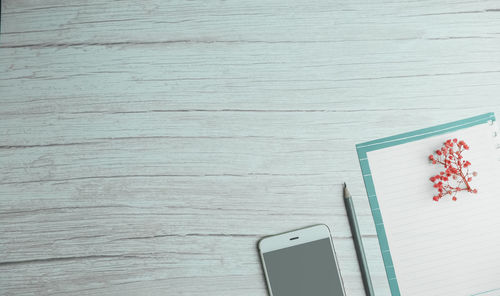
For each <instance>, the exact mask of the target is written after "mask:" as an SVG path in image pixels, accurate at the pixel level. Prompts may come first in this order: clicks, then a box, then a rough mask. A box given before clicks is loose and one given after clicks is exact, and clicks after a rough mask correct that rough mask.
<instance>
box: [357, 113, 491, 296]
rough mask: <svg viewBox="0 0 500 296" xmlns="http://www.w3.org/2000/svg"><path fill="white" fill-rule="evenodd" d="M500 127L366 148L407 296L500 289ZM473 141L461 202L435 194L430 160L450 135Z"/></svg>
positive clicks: (475, 128) (482, 126) (467, 155)
mask: <svg viewBox="0 0 500 296" xmlns="http://www.w3.org/2000/svg"><path fill="white" fill-rule="evenodd" d="M494 132H495V125H491V124H489V123H485V124H479V125H476V126H473V127H469V128H466V129H462V130H459V131H456V132H451V133H448V134H443V135H439V136H434V137H429V138H426V139H423V140H418V141H414V142H409V143H405V144H401V145H396V146H391V147H388V148H383V149H380V150H374V151H369V152H368V153H367V158H368V163H369V166H370V170H371V174H372V179H373V183H374V186H375V192H376V195H377V199H378V203H379V208H380V209H379V210H380V213H381V215H382V219H383V224H384V227H385V231H386V235H387V240H388V244H389V249H390V253H391V256H392V261H393V264H394V269H395V273H396V277H397V281H398V285H399V289H400V292H401V294H402V295H409V296H411V295H487V296H490V295H500V194H499V192H500V183H499V181H500V179H499V176H500V174H499V168H500V166H499V164H500V162H499V161H498V159H497V158H498V155H499V153H498V149H497V142H498V141H497V137H495V135H494ZM453 138H458V139H460V140H464V141H466V142H467V143H468V144H469V146H470V150H468V151H466V152H464V153H463V155H464V158H465V159H467V160H469V161H470V162H471V163H472V166H471V171H477V172H478V176H477V177H474V179H473V181H472V183H471V186H472V187H473V188H477V189H478V191H479V192H478V194H475V195H473V194H470V193H467V192H463V193H460V194H458V195H457V198H458V200H457V201H452V200H451V198H448V197H444V198H442V199H441V200H440V201H439V202H435V201H433V200H432V197H433V196H434V195H435V193H436V189H435V188H433V186H432V182H430V181H429V177H431V176H433V175H436V174H437V173H439V171H440V168H441V167H439V166H436V165H432V164H430V163H429V162H428V156H429V155H430V154H431V153H432V151H434V150H436V149H439V148H440V147H441V146H442V144H443V142H444V141H446V140H447V139H453Z"/></svg>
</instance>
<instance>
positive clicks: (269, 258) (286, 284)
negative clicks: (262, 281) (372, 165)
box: [263, 238, 344, 296]
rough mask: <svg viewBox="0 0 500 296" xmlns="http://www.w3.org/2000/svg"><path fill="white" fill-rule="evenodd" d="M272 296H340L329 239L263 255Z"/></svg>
mask: <svg viewBox="0 0 500 296" xmlns="http://www.w3.org/2000/svg"><path fill="white" fill-rule="evenodd" d="M263 257H264V262H265V268H266V272H267V276H268V278H269V282H270V286H271V290H272V293H273V296H343V295H344V293H343V287H342V280H341V278H340V274H339V273H338V270H337V266H336V263H335V256H334V254H333V249H332V245H331V241H330V239H329V238H325V239H320V240H315V241H312V242H307V243H304V244H300V245H296V246H293V247H288V248H284V249H279V250H275V251H270V252H266V253H263Z"/></svg>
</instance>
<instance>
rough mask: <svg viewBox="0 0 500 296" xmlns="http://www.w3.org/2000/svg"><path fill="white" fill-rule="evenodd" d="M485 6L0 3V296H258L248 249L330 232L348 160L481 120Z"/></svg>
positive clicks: (365, 212) (491, 91)
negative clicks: (301, 231) (380, 144)
mask: <svg viewBox="0 0 500 296" xmlns="http://www.w3.org/2000/svg"><path fill="white" fill-rule="evenodd" d="M499 13H500V5H499V3H498V1H481V2H478V1H459V0H453V1H452V0H449V1H411V2H402V1H387V0H358V1H340V2H339V1H337V2H331V1H315V2H311V1H302V0H299V1H246V2H243V1H232V0H229V1H161V0H146V1H130V0H129V1H125V0H123V1H104V0H89V1H61V0H48V1H35V0H4V1H2V19H1V22H2V24H1V30H2V32H1V35H0V69H1V72H0V73H1V75H0V139H1V140H0V141H1V142H0V167H1V171H0V294H1V295H266V288H265V285H264V280H263V276H262V271H261V266H260V264H259V259H258V255H257V249H256V243H257V241H258V239H259V238H261V237H262V236H265V235H270V234H274V233H279V232H283V231H287V230H290V229H294V228H298V227H302V226H307V225H310V224H314V223H326V224H328V225H329V226H330V227H331V228H332V229H333V235H334V242H335V244H336V250H337V254H338V256H339V261H340V266H341V272H342V275H343V277H344V280H345V284H346V288H347V294H348V295H349V296H355V295H364V294H363V288H362V284H361V277H360V274H359V269H358V267H357V261H356V256H355V252H354V248H353V244H352V239H351V234H350V231H349V227H348V221H347V219H346V216H345V210H344V207H343V203H342V199H341V187H340V184H341V183H342V182H343V181H346V182H348V184H349V185H350V189H351V191H352V193H353V195H354V198H355V203H356V207H357V209H356V210H357V212H358V214H359V217H358V219H359V220H360V223H361V226H362V229H361V230H362V233H363V238H364V243H365V246H366V249H367V254H368V260H369V264H370V268H371V272H372V279H373V281H374V286H375V290H376V292H377V295H388V294H389V290H388V286H387V283H386V277H385V272H384V268H383V264H382V260H381V256H380V253H379V252H380V251H379V249H378V242H377V238H376V235H375V230H374V227H373V220H372V217H371V214H370V210H369V206H368V203H367V200H366V195H365V192H364V188H363V184H362V179H361V174H360V169H359V165H358V162H357V156H356V152H355V149H354V144H356V143H359V142H363V141H366V140H370V139H375V138H378V137H381V136H388V135H392V134H394V133H399V132H404V131H408V130H412V129H416V128H421V127H425V126H429V125H434V124H438V123H443V122H447V121H450V120H454V119H457V118H461V117H467V116H472V115H476V114H480V113H484V112H490V111H494V112H495V111H496V113H497V114H500V113H499V112H498V111H500V101H499V100H498V97H497V95H498V93H499V91H500V14H499Z"/></svg>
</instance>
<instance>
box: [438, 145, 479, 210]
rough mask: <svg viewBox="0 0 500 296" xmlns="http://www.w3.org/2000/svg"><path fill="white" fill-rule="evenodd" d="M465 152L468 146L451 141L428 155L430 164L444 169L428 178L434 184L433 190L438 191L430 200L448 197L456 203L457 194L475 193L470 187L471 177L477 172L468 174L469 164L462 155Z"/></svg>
mask: <svg viewBox="0 0 500 296" xmlns="http://www.w3.org/2000/svg"><path fill="white" fill-rule="evenodd" d="M465 150H469V145H467V143H465V141H458V140H457V139H453V140H447V141H446V142H444V144H443V147H441V149H439V150H436V151H435V152H434V153H433V154H431V155H429V160H430V162H431V163H432V164H437V165H442V166H443V167H444V170H443V171H441V172H439V174H437V175H435V176H432V177H431V178H430V181H431V182H432V183H434V188H436V189H437V191H438V194H437V195H435V196H434V197H433V198H432V199H433V200H435V201H439V200H440V199H441V198H442V197H443V196H447V195H450V196H452V200H454V201H456V200H457V193H458V192H461V191H467V192H469V193H474V194H476V193H477V189H475V188H472V187H471V185H470V182H471V181H472V176H474V177H475V176H477V172H472V173H471V174H469V169H470V166H471V163H470V161H468V160H465V159H464V157H463V155H462V154H463V152H464V151H465ZM471 175H472V176H471Z"/></svg>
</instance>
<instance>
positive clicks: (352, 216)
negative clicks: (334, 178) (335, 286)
mask: <svg viewBox="0 0 500 296" xmlns="http://www.w3.org/2000/svg"><path fill="white" fill-rule="evenodd" d="M344 203H345V209H346V211H347V218H349V224H350V225H351V232H352V239H353V240H354V247H355V248H356V255H358V262H359V269H360V270H361V276H362V278H363V286H364V287H365V292H366V295H368V296H373V295H375V293H374V292H373V287H372V280H371V278H370V271H369V270H368V263H367V262H366V257H365V249H364V248H363V241H362V240H361V233H360V232H359V227H358V220H357V219H356V212H355V211H354V204H353V202H352V197H351V193H350V192H349V190H347V185H346V184H345V183H344Z"/></svg>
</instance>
